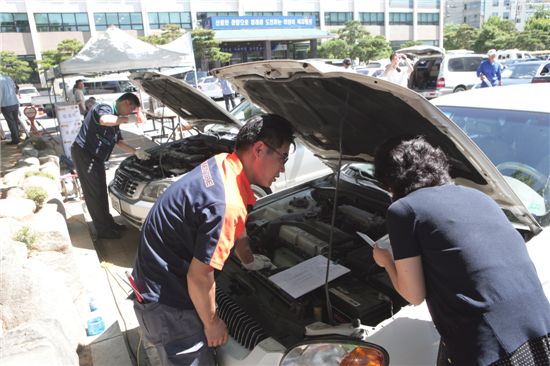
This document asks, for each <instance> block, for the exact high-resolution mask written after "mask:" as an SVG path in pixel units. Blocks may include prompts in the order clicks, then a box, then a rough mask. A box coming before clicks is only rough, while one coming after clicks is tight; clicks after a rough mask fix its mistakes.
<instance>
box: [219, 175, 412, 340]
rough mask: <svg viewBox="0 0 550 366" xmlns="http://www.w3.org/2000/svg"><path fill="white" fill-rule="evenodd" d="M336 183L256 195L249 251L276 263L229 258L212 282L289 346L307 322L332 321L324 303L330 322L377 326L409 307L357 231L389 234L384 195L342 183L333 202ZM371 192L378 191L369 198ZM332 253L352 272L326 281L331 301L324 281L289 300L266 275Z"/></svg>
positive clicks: (323, 181)
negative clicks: (266, 265) (256, 264)
mask: <svg viewBox="0 0 550 366" xmlns="http://www.w3.org/2000/svg"><path fill="white" fill-rule="evenodd" d="M333 183H334V182H333V176H329V177H327V178H324V179H320V180H317V181H315V183H313V184H309V185H308V186H302V187H300V188H299V190H295V191H293V192H290V193H289V192H286V193H285V192H281V193H282V194H275V195H273V196H271V197H268V198H267V199H265V200H261V201H260V202H259V203H258V205H257V207H256V208H255V209H254V211H253V212H252V213H250V215H249V218H248V221H247V234H248V236H249V238H250V244H251V246H252V248H253V252H254V253H258V254H263V255H265V256H267V257H268V258H270V259H271V262H272V263H273V264H274V266H275V267H276V268H274V269H265V270H262V271H257V272H247V271H246V270H244V269H243V268H242V267H241V265H240V262H239V260H238V259H237V258H236V256H232V257H231V260H230V261H228V262H226V265H225V267H224V269H223V271H222V272H221V273H219V275H218V277H217V279H216V282H217V283H218V287H219V288H221V291H223V292H224V293H225V294H227V295H229V296H230V297H231V298H232V299H233V300H234V301H235V302H236V303H238V305H239V306H240V307H242V308H244V309H246V312H247V313H248V314H250V315H251V316H253V317H254V318H255V320H256V321H257V322H258V323H259V324H261V325H262V327H263V329H264V330H265V331H266V333H267V334H270V335H271V336H272V337H274V338H276V339H277V340H278V341H279V342H281V343H282V344H284V345H286V346H289V345H291V344H292V343H294V342H297V341H299V340H301V339H303V337H304V327H305V326H306V325H308V324H311V323H313V322H315V321H323V322H325V323H329V315H328V312H329V308H330V311H331V315H332V319H333V322H334V323H349V322H352V321H355V320H356V319H359V320H360V321H361V324H365V325H369V326H375V325H377V324H378V323H380V322H381V321H383V320H385V319H387V318H389V317H391V316H392V314H393V313H395V312H397V311H398V310H399V309H400V308H401V307H402V306H404V305H406V304H407V302H406V301H405V300H404V299H403V298H401V297H400V296H399V294H398V293H397V292H396V291H395V290H394V289H393V287H392V284H391V281H390V279H389V277H388V276H387V274H386V271H385V270H384V269H383V268H380V267H378V266H377V265H376V263H375V262H374V259H373V256H372V247H371V246H370V245H368V244H367V243H366V242H365V241H364V240H363V239H362V238H361V237H360V236H359V235H358V234H357V232H361V233H365V234H367V235H368V236H370V237H371V238H373V239H374V240H377V239H379V238H381V237H383V236H384V235H385V234H386V229H385V218H384V217H385V211H386V209H387V207H388V205H389V197H388V196H387V195H382V194H380V191H375V190H372V191H371V190H369V189H365V188H364V187H361V188H360V189H358V188H359V187H357V185H355V184H353V183H352V182H345V181H341V182H340V188H339V192H338V198H337V204H336V205H334V197H335V188H334V185H333ZM369 192H372V193H376V194H378V196H377V197H376V198H375V199H374V198H373V197H372V196H371V197H367V196H366V194H369ZM333 212H334V213H335V214H334V228H333V229H332V231H331V226H332V225H331V224H332V221H333ZM331 241H332V248H329V246H330V242H331ZM329 251H330V255H331V260H332V261H334V262H335V263H337V264H339V265H342V266H344V267H346V268H347V269H349V272H348V273H346V274H344V275H342V276H341V277H338V278H336V279H334V280H333V281H331V282H329V287H328V292H329V294H330V295H329V296H330V303H331V305H330V306H327V302H326V296H325V288H324V286H321V287H320V288H316V289H314V290H312V291H310V292H308V293H306V294H304V295H302V296H299V297H297V298H293V297H292V296H290V295H289V294H288V293H287V292H285V291H284V290H283V289H281V288H280V287H278V286H277V285H276V284H275V283H273V281H272V280H271V279H270V277H271V276H273V275H274V274H277V273H279V272H281V271H285V270H287V269H289V268H292V267H293V266H296V265H297V264H299V263H302V262H304V261H305V260H308V259H310V258H313V257H315V256H318V255H322V256H324V257H325V258H326V257H327V256H328V254H329Z"/></svg>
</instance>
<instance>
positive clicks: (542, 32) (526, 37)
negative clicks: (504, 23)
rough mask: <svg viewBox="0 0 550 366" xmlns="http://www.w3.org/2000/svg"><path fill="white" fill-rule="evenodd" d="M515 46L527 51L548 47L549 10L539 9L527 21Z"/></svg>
mask: <svg viewBox="0 0 550 366" xmlns="http://www.w3.org/2000/svg"><path fill="white" fill-rule="evenodd" d="M515 46H516V47H517V48H521V49H524V50H529V51H536V50H547V49H549V48H550V10H544V9H540V10H538V11H537V12H536V13H535V14H534V15H533V16H532V17H531V18H530V19H529V20H528V21H527V23H526V24H525V30H524V31H523V32H521V33H519V34H518V36H517V39H516V45H515Z"/></svg>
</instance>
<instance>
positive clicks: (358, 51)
mask: <svg viewBox="0 0 550 366" xmlns="http://www.w3.org/2000/svg"><path fill="white" fill-rule="evenodd" d="M391 52H392V49H391V47H390V44H389V43H388V41H387V40H386V38H385V37H384V36H381V35H378V36H375V37H373V36H371V35H368V36H367V37H363V38H362V39H360V40H359V43H358V44H357V45H356V47H354V51H353V52H352V54H353V55H354V56H356V57H357V58H358V59H359V60H360V61H365V62H367V63H368V62H369V61H370V60H379V59H381V58H386V57H389V56H390V54H391Z"/></svg>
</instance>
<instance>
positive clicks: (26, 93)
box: [17, 86, 40, 105]
mask: <svg viewBox="0 0 550 366" xmlns="http://www.w3.org/2000/svg"><path fill="white" fill-rule="evenodd" d="M39 95H40V93H39V92H38V90H37V89H36V88H35V87H34V86H21V87H19V94H18V95H17V100H18V101H19V105H31V104H32V97H37V96H39Z"/></svg>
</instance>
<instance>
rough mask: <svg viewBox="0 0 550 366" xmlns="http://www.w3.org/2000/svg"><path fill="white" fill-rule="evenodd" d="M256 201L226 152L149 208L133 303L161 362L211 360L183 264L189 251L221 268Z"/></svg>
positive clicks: (188, 258) (187, 262)
mask: <svg viewBox="0 0 550 366" xmlns="http://www.w3.org/2000/svg"><path fill="white" fill-rule="evenodd" d="M255 202H256V199H255V197H254V193H253V192H252V188H251V187H250V182H249V180H248V177H247V176H246V174H245V172H244V169H243V166H242V163H241V161H240V160H239V158H238V156H237V155H236V154H235V153H232V154H227V153H223V154H218V155H216V156H214V157H212V158H210V159H208V160H206V161H205V162H203V163H202V164H201V165H199V166H197V167H196V168H195V169H193V170H192V171H190V172H189V173H187V174H186V175H185V176H184V177H183V178H181V179H179V180H178V181H176V182H174V183H173V184H172V185H171V186H170V187H169V188H168V189H167V190H166V192H164V193H163V194H162V195H161V196H160V197H159V199H158V200H157V202H156V203H155V205H154V206H153V208H152V209H151V211H150V213H149V215H148V217H147V219H146V221H145V224H144V225H143V229H142V233H141V242H140V246H139V249H138V255H137V258H136V263H135V267H134V272H133V275H134V277H135V281H136V284H137V287H138V288H139V290H140V292H141V295H142V297H143V299H144V300H143V302H142V303H139V302H137V301H134V310H135V312H136V315H137V318H138V321H139V324H140V327H141V329H142V332H143V333H144V336H145V337H146V338H147V340H148V341H150V342H151V343H153V344H154V345H155V346H156V347H157V350H158V351H159V354H160V357H161V358H162V359H163V364H171V365H172V364H176V365H188V364H192V363H193V362H197V361H198V364H200V365H203V364H205V365H207V364H214V357H213V355H212V352H211V351H210V350H209V349H208V347H207V341H206V337H205V335H204V330H203V325H202V322H201V320H200V318H199V316H198V314H197V312H196V311H195V308H194V306H193V302H192V301H191V298H190V296H189V293H188V289H187V271H188V269H189V265H190V264H191V260H192V259H193V258H196V259H198V260H200V261H201V262H203V263H205V264H208V265H209V266H211V267H212V268H214V269H216V270H221V269H222V268H223V265H224V263H225V261H226V260H227V258H228V256H229V254H230V251H231V250H232V248H233V245H234V243H235V240H236V239H237V238H238V237H239V236H240V235H241V234H242V233H243V232H244V229H245V222H246V218H247V216H248V211H249V208H250V207H251V206H252V205H253V204H254V203H255Z"/></svg>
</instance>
